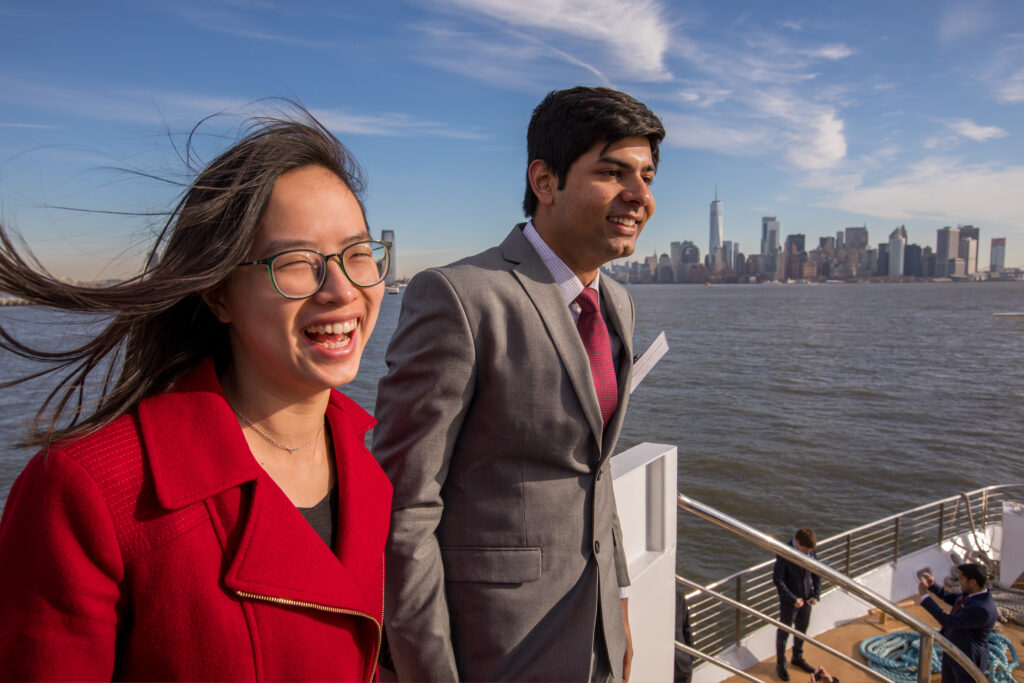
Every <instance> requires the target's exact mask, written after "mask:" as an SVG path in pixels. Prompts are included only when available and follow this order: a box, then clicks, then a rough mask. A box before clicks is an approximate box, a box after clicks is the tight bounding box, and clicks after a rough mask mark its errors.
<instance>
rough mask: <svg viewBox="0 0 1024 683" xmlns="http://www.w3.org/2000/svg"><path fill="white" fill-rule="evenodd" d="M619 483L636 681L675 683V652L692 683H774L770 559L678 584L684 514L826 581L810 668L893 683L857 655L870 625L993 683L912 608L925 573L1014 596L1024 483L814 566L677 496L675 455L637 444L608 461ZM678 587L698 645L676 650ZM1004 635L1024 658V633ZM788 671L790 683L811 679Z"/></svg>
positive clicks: (885, 528) (970, 496) (883, 531)
mask: <svg viewBox="0 0 1024 683" xmlns="http://www.w3.org/2000/svg"><path fill="white" fill-rule="evenodd" d="M612 475H613V477H614V479H615V496H616V500H617V501H618V505H619V508H618V513H619V520H620V522H621V524H622V531H623V537H624V543H625V551H626V557H627V560H628V562H629V566H630V577H631V579H632V582H633V587H632V588H631V591H630V599H629V606H630V626H631V630H632V634H633V644H634V653H635V654H634V661H633V671H632V675H631V676H630V679H631V680H632V681H637V682H638V683H641V682H645V681H672V680H673V664H674V657H675V650H676V649H679V650H683V651H686V652H689V653H690V654H691V655H693V656H694V658H695V663H697V662H699V663H697V664H696V666H695V668H694V672H693V678H692V681H693V683H717V682H718V681H723V680H726V679H730V680H749V681H776V680H778V679H777V678H776V677H775V675H774V668H775V666H774V657H775V633H776V628H777V627H778V626H779V625H780V624H779V623H778V622H777V621H775V620H774V618H773V617H774V616H775V615H777V613H778V598H777V593H776V591H775V587H774V585H773V584H772V566H773V563H774V560H770V561H768V562H764V563H761V564H759V565H756V566H753V567H750V568H748V569H746V570H744V571H742V572H739V573H737V574H734V575H732V576H729V577H727V578H725V579H722V580H721V581H716V582H714V583H712V584H709V585H707V586H701V585H699V584H696V583H694V582H692V581H689V580H688V579H686V578H685V577H681V576H676V575H675V544H676V512H677V509H681V510H685V511H686V512H688V513H691V514H694V515H696V516H698V517H701V518H703V519H705V520H707V521H710V522H712V523H714V524H716V525H718V526H720V527H722V528H723V529H725V530H727V531H728V532H730V533H733V534H735V535H738V536H740V537H742V538H744V539H745V540H747V541H749V542H750V543H751V544H753V545H755V546H757V547H759V548H761V549H763V550H768V551H770V552H772V553H775V554H779V555H785V556H786V557H787V558H788V559H790V560H791V561H793V562H794V563H797V564H800V565H803V566H805V567H808V568H810V569H812V570H813V571H814V572H815V573H817V574H818V575H820V576H821V577H822V597H821V601H820V602H819V604H817V605H816V606H815V608H814V611H813V612H812V617H811V623H810V626H809V628H808V630H807V634H806V638H805V640H806V641H807V645H806V646H805V654H806V655H807V657H808V659H811V660H812V662H814V661H817V660H819V659H825V658H827V660H828V663H827V664H826V667H827V668H828V670H829V671H830V672H831V673H833V674H838V675H839V676H840V678H841V679H842V680H843V682H844V683H850V682H851V681H869V680H880V681H888V680H891V679H890V678H887V677H886V676H884V675H882V674H880V673H878V672H877V671H874V670H872V669H871V668H869V667H868V666H867V664H866V662H865V660H864V658H863V657H862V656H860V655H859V654H858V653H857V651H856V644H857V643H859V641H860V639H861V637H862V636H863V633H864V630H865V626H864V625H865V624H869V626H868V627H867V628H868V629H869V630H870V629H871V628H875V629H877V632H878V633H882V632H883V631H892V630H898V629H902V630H908V631H916V632H917V633H918V634H920V637H921V639H922V640H921V642H922V643H923V646H922V648H921V649H922V650H923V651H926V652H927V651H928V648H929V647H930V644H931V643H934V644H935V645H937V646H938V647H939V648H941V649H942V650H943V651H945V652H948V653H950V655H951V656H952V657H953V658H954V659H956V660H957V661H958V662H960V663H961V664H962V665H966V666H965V668H968V670H969V671H971V673H972V676H973V677H974V679H975V680H976V681H978V683H983V682H985V681H988V679H987V678H986V677H985V675H984V674H983V673H982V672H981V671H979V670H978V669H977V668H976V667H974V666H973V664H971V663H970V661H969V660H967V658H966V657H965V656H964V655H963V653H962V652H960V650H958V649H957V648H956V647H954V646H953V645H952V644H951V643H949V641H947V640H946V639H945V638H943V637H942V636H941V635H939V633H938V631H937V630H936V629H935V628H934V621H932V620H931V619H930V618H929V617H923V611H922V610H921V608H920V607H918V606H916V603H917V601H916V596H917V581H918V579H917V576H918V572H919V571H921V570H922V569H928V570H929V571H931V573H932V574H933V575H934V576H935V577H936V579H937V580H941V578H942V577H945V576H946V575H947V574H951V573H952V570H953V568H954V567H955V565H956V564H957V563H958V562H961V561H980V562H981V563H983V564H985V565H987V566H988V567H989V569H990V571H991V573H992V574H993V576H994V577H995V579H994V582H993V583H994V587H999V588H1001V589H1011V587H1012V586H1013V585H1014V583H1015V582H1016V581H1018V579H1020V578H1021V576H1022V574H1024V484H1020V485H1004V486H991V487H988V488H984V489H979V490H976V491H971V492H967V493H963V494H960V495H958V496H953V497H950V498H945V499H942V500H937V501H934V502H932V503H929V504H927V505H923V506H920V507H916V508H913V509H911V510H906V511H904V512H901V513H899V514H896V515H892V516H889V517H886V518H884V519H881V520H879V521H877V522H873V523H871V524H867V525H864V526H861V527H857V528H856V529H851V530H849V531H846V532H844V533H842V534H839V535H836V536H833V537H831V538H827V539H824V540H822V541H820V542H819V544H818V547H817V554H818V561H815V560H812V559H810V558H808V557H807V556H805V555H803V554H801V553H798V552H797V551H795V550H794V549H793V548H791V547H790V546H788V545H784V544H782V543H779V542H778V541H776V540H775V539H773V538H771V537H770V536H768V535H766V534H764V533H762V532H760V531H758V530H757V529H754V528H753V527H750V526H748V525H746V524H744V523H742V522H740V521H738V520H736V519H733V518H730V517H728V516H727V515H725V514H723V513H721V512H719V511H717V510H715V509H714V508H711V507H710V506H707V505H704V504H703V503H701V502H699V501H695V500H693V499H691V498H688V497H687V496H685V495H683V494H681V493H678V492H677V491H676V448H675V446H667V445H664V444H652V443H644V444H640V445H638V446H635V447H634V448H631V449H629V450H627V451H625V452H623V453H621V454H619V455H617V456H616V457H615V458H614V459H613V460H612ZM639 501H643V504H642V505H641V504H639ZM677 584H678V585H681V586H683V587H685V589H686V591H687V605H688V607H689V615H690V626H691V630H692V633H693V647H689V646H687V645H685V644H684V643H681V642H678V641H677V640H676V637H677V636H676V633H675V591H676V585H677ZM910 598H914V599H913V600H910ZM915 614H916V615H919V616H915ZM858 626H859V630H858V628H857V627H858ZM1007 632H1008V633H1009V635H1010V636H1011V644H1012V645H1013V646H1014V647H1015V648H1018V649H1019V648H1020V647H1021V645H1022V641H1021V636H1022V635H1024V628H1021V627H1014V630H1008V631H1007ZM844 633H848V634H853V635H844ZM858 634H859V635H858ZM851 638H852V639H853V640H851ZM844 639H845V640H844ZM830 643H831V644H830ZM816 648H820V649H816ZM812 655H820V657H819V656H814V657H812ZM766 660H767V661H766ZM790 673H791V676H792V680H794V681H798V680H799V681H802V680H803V677H804V676H805V674H802V673H801V672H796V671H792V670H791V672H790ZM916 675H917V681H918V682H919V683H924V682H926V681H931V680H932V674H931V671H930V670H929V668H928V667H927V666H926V667H924V668H923V669H921V668H920V667H919V670H918V671H917V674H916ZM1014 675H1015V676H1016V678H1014V680H1021V681H1024V673H1022V672H1021V670H1020V669H1017V670H1016V671H1015V672H1014ZM758 676H762V677H760V678H759V677H758ZM730 677H734V678H730ZM935 680H938V678H937V677H936V679H935Z"/></svg>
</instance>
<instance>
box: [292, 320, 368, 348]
mask: <svg viewBox="0 0 1024 683" xmlns="http://www.w3.org/2000/svg"><path fill="white" fill-rule="evenodd" d="M357 325H358V323H357V322H356V321H355V320H346V321H345V322H343V323H333V324H327V325H310V326H309V327H307V328H305V329H304V330H303V332H304V333H305V335H306V336H307V337H309V339H310V340H311V341H312V342H313V343H314V344H316V345H317V346H321V347H323V348H325V349H343V348H345V347H346V346H348V344H349V341H351V339H352V338H351V336H349V335H350V334H351V333H352V332H353V331H355V329H356V327H357Z"/></svg>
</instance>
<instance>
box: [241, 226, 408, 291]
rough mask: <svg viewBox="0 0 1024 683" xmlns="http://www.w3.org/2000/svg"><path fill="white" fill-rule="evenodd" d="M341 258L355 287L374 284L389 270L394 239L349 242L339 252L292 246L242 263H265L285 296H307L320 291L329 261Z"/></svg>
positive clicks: (247, 264) (275, 283) (344, 269)
mask: <svg viewBox="0 0 1024 683" xmlns="http://www.w3.org/2000/svg"><path fill="white" fill-rule="evenodd" d="M332 258H337V259H338V265H340V266H341V272H342V273H344V274H345V277H346V278H348V281H349V282H351V283H352V284H353V285H355V286H356V287H372V286H374V285H376V284H378V283H380V282H381V281H382V280H384V277H385V276H386V275H387V274H388V268H389V267H390V265H391V243H390V242H379V241H377V240H363V241H362V242H355V243H353V244H350V245H348V246H347V247H345V248H344V249H342V250H341V251H339V252H338V253H337V254H327V255H324V254H321V253H320V252H319V251H315V250H313V249H289V250H288V251H282V252H281V253H279V254H274V255H273V256H268V257H266V258H261V259H260V260H258V261H247V262H246V263H239V264H238V265H239V266H266V267H267V271H268V272H269V273H270V282H271V284H273V285H274V289H276V290H277V293H278V294H280V295H281V296H283V297H284V298H286V299H306V298H308V297H311V296H313V295H314V294H316V293H317V292H319V291H320V288H321V287H323V286H324V282H326V281H327V262H328V261H329V260H330V259H332Z"/></svg>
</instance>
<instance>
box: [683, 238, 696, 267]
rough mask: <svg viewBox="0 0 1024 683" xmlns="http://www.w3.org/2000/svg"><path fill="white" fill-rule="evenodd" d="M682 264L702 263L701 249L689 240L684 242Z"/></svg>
mask: <svg viewBox="0 0 1024 683" xmlns="http://www.w3.org/2000/svg"><path fill="white" fill-rule="evenodd" d="M682 262H683V263H687V264H692V263H700V247H698V246H697V245H696V244H694V243H693V242H691V241H689V240H687V241H685V242H683V251H682Z"/></svg>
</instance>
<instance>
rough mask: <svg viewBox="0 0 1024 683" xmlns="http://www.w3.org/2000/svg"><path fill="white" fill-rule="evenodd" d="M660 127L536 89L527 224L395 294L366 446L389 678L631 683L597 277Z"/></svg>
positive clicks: (622, 238) (608, 95)
mask: <svg viewBox="0 0 1024 683" xmlns="http://www.w3.org/2000/svg"><path fill="white" fill-rule="evenodd" d="M664 134H665V130H664V127H663V126H662V124H661V121H660V120H659V119H658V117H657V116H655V115H654V114H653V113H652V112H651V111H650V110H649V109H648V108H647V107H646V106H644V105H643V104H642V103H640V102H638V101H636V100H635V99H633V98H632V97H630V96H629V95H627V94H625V93H621V92H618V91H615V90H610V89H608V88H584V87H578V88H570V89H568V90H559V91H554V92H551V93H549V94H548V96H547V97H546V98H545V99H544V100H543V101H542V102H541V103H540V104H539V105H538V106H537V108H536V109H535V110H534V113H533V117H532V118H531V121H530V126H529V129H528V132H527V155H528V159H527V169H526V181H527V182H526V196H525V199H524V202H523V209H524V213H525V214H526V216H527V217H529V218H531V220H530V221H529V222H527V223H522V224H519V225H516V226H515V227H514V228H512V230H511V232H510V233H509V234H508V236H507V237H506V238H505V239H504V241H503V242H502V243H501V244H500V245H499V246H497V247H494V248H492V249H489V250H487V251H485V252H483V253H481V254H478V255H476V256H472V257H469V258H467V259H464V260H462V261H459V262H458V263H453V264H451V265H448V266H445V267H442V268H431V269H429V270H425V271H423V272H421V273H419V274H417V275H416V276H415V277H414V278H413V279H412V281H411V282H410V283H409V286H408V287H407V288H406V290H405V294H404V295H403V300H402V310H401V314H400V317H399V321H398V327H397V329H396V331H395V333H394V335H393V336H392V338H391V343H390V345H389V347H388V351H387V354H386V362H387V365H388V374H387V376H386V377H384V378H383V379H382V380H381V382H380V385H379V386H378V391H377V406H376V410H375V411H374V412H375V414H376V416H377V419H378V421H379V424H378V427H377V428H376V429H375V430H374V443H373V453H374V455H376V456H377V458H378V460H379V461H380V463H381V465H382V466H383V467H384V471H385V472H387V474H388V476H389V477H390V479H391V481H392V482H393V484H394V487H395V499H394V505H393V510H392V525H393V526H392V529H391V535H390V538H389V541H388V549H387V555H386V563H387V573H386V577H387V578H386V583H387V588H386V597H385V600H384V604H385V624H386V630H387V638H388V643H389V645H390V648H391V654H392V657H393V661H394V664H395V668H396V673H397V674H398V679H399V680H400V681H456V680H468V681H531V680H532V681H536V680H546V681H587V680H599V681H605V680H623V679H626V678H628V676H629V667H630V662H631V658H632V646H631V642H630V638H629V626H628V612H627V608H628V603H627V602H626V600H625V597H624V595H623V593H622V589H623V588H624V587H626V586H628V585H629V574H628V567H627V564H626V558H625V554H624V552H623V546H622V532H621V530H620V527H619V522H618V517H617V515H616V510H615V496H614V492H613V489H612V477H611V472H610V458H611V455H612V453H613V452H614V447H615V442H616V440H617V438H618V435H619V430H620V428H621V426H622V420H623V416H624V413H625V408H626V400H627V397H628V394H629V391H628V387H629V377H630V373H631V370H632V361H633V345H632V336H633V321H634V314H633V302H632V300H631V299H630V297H629V294H628V293H627V292H626V289H625V288H624V287H622V286H621V285H620V284H618V283H617V282H615V281H614V280H613V279H612V278H610V277H607V276H606V275H604V274H601V273H600V268H601V266H602V265H604V264H605V263H607V262H608V261H611V260H613V259H617V258H620V257H623V256H628V255H630V254H632V253H633V250H634V248H635V246H636V240H637V237H638V236H639V235H640V231H641V230H642V229H643V227H644V225H645V224H646V223H647V220H648V219H649V218H650V216H651V214H652V213H653V212H654V198H653V195H652V194H651V187H650V184H651V182H652V181H653V179H654V174H655V172H656V169H657V166H658V145H659V143H660V141H661V140H662V138H663V137H664Z"/></svg>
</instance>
